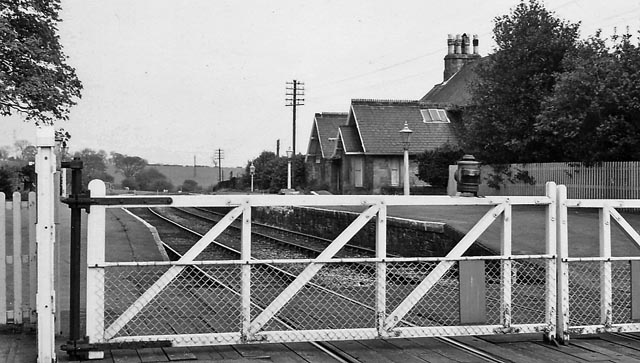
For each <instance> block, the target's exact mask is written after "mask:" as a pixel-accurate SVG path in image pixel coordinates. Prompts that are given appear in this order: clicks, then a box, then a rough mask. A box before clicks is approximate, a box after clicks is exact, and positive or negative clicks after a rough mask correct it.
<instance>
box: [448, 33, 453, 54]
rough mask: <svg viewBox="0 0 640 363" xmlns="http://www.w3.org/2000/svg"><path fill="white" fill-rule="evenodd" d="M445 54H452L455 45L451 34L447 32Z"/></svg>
mask: <svg viewBox="0 0 640 363" xmlns="http://www.w3.org/2000/svg"><path fill="white" fill-rule="evenodd" d="M447 47H448V49H447V54H453V50H454V47H455V40H453V34H449V35H448V37H447Z"/></svg>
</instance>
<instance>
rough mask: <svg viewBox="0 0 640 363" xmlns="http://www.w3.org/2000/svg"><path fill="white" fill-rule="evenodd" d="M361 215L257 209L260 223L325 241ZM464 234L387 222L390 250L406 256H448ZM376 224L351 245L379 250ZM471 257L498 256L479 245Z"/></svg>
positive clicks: (437, 226) (443, 227) (434, 226)
mask: <svg viewBox="0 0 640 363" xmlns="http://www.w3.org/2000/svg"><path fill="white" fill-rule="evenodd" d="M357 216H358V213H353V212H348V211H338V210H328V209H318V208H301V207H279V208H254V210H253V212H252V218H254V219H255V220H256V221H257V222H260V223H265V224H271V225H275V226H282V227H284V228H288V229H292V230H296V231H299V232H303V233H308V234H311V235H315V236H320V237H323V238H329V239H334V238H336V237H337V236H338V235H339V234H340V233H341V232H342V231H343V230H344V229H345V228H346V227H347V226H348V225H349V224H350V223H351V222H352V221H353V220H354V219H355V218H356V217H357ZM461 237H462V236H461V234H460V233H458V232H456V231H454V230H452V229H451V228H448V227H447V226H446V225H444V224H442V223H435V222H424V221H415V220H408V219H401V218H393V217H389V218H388V220H387V251H388V253H389V254H396V255H401V256H406V257H416V256H420V257H431V256H444V255H446V253H447V252H448V251H449V250H450V249H451V248H453V247H454V246H455V244H456V243H457V241H459V239H460V238H461ZM375 241H376V239H375V225H374V221H373V220H372V221H370V222H369V223H367V225H366V226H365V227H364V228H363V229H362V230H360V232H358V233H357V234H356V235H355V236H354V238H353V239H352V241H351V242H350V243H351V244H355V245H359V246H363V247H368V248H371V249H375ZM467 254H468V255H487V254H494V253H491V252H490V251H488V250H486V249H484V248H482V246H475V245H474V247H472V248H471V249H470V251H468V253H467Z"/></svg>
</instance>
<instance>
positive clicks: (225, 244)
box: [134, 209, 505, 362]
mask: <svg viewBox="0 0 640 363" xmlns="http://www.w3.org/2000/svg"><path fill="white" fill-rule="evenodd" d="M134 212H135V213H136V214H138V215H139V216H141V217H142V218H144V219H147V221H148V222H150V223H152V224H154V225H156V226H157V225H158V224H161V223H166V224H170V225H172V226H173V228H179V229H181V230H182V231H188V233H189V234H191V235H193V236H195V237H197V238H200V237H201V236H202V233H200V232H198V231H195V230H194V229H192V228H189V227H186V226H184V225H182V223H179V222H176V221H174V220H172V218H170V217H168V216H164V215H161V214H159V213H157V212H154V211H153V210H151V209H148V213H147V212H141V210H136V211H134ZM182 212H184V211H182ZM200 212H202V211H200ZM150 215H153V216H154V217H150ZM193 215H194V213H191V216H192V217H193ZM173 217H175V215H174V216H173ZM200 217H204V216H202V215H200ZM154 218H156V220H152V219H154ZM178 219H179V218H178ZM203 219H207V218H206V217H204V218H203ZM159 220H162V222H159ZM211 222H212V221H211V219H209V220H208V227H209V228H210V223H211ZM261 228H265V227H264V226H261ZM162 229H163V230H167V231H168V232H169V234H168V235H169V236H171V238H170V239H171V241H172V242H173V243H174V245H173V246H169V245H168V243H166V242H164V243H165V246H166V248H167V250H168V252H169V254H170V255H172V256H173V258H175V259H178V258H179V257H180V256H181V255H182V253H184V252H185V251H186V249H185V248H186V247H188V245H189V244H190V243H192V242H186V243H182V242H178V239H177V238H175V235H174V234H172V233H171V232H170V230H171V228H166V227H163V228H162ZM253 229H254V227H253V226H252V230H253ZM256 229H258V228H256ZM288 232H289V231H286V232H284V233H288ZM160 233H161V235H164V234H165V233H163V232H160ZM174 233H175V232H174ZM279 233H283V232H282V231H281V232H279ZM257 234H259V235H260V238H264V239H266V240H271V239H274V238H275V239H278V240H280V241H279V242H278V243H279V244H282V243H283V241H284V239H282V238H278V237H274V236H273V235H269V236H267V235H266V233H265V232H264V231H260V232H257ZM294 234H297V235H298V236H300V234H298V233H297V232H294ZM304 237H305V238H307V239H312V238H313V236H308V235H305V236H304ZM234 238H236V239H237V236H236V237H232V236H228V235H225V236H220V238H219V241H218V240H217V241H215V242H214V244H213V245H214V246H215V248H210V249H207V250H206V251H204V252H203V253H204V256H202V257H203V259H211V258H218V259H237V258H239V253H240V252H239V251H238V250H237V249H236V248H234V247H233V246H232V245H233V244H234V243H233V242H232V240H233V239H234ZM324 243H325V244H328V241H326V240H325V241H324ZM297 245H298V246H296V247H294V248H295V249H299V250H302V252H298V253H300V255H299V257H298V258H307V256H308V254H310V253H311V254H317V253H318V251H317V250H314V249H312V251H309V248H308V247H307V246H302V245H300V244H297ZM237 246H238V243H237V242H236V243H235V247H237ZM174 247H175V248H174ZM270 248H271V249H273V246H272V243H271V247H270ZM256 250H258V251H264V249H263V248H262V247H258V248H254V249H253V252H255V251H256ZM281 250H282V249H280V251H278V253H277V254H278V256H279V258H283V257H282V251H281ZM354 250H355V251H356V253H359V254H370V253H371V252H372V251H370V250H369V251H363V250H362V249H358V248H355V249H352V250H351V251H354ZM260 254H261V253H260V252H258V256H257V257H258V258H260V259H265V257H264V256H259V255H260ZM287 254H289V253H287ZM287 258H289V257H288V256H287ZM193 267H194V269H195V270H196V274H197V275H198V277H197V281H200V282H201V283H202V281H203V278H206V279H208V280H210V282H209V283H210V284H211V283H213V284H215V285H216V286H219V287H222V288H224V289H226V290H227V291H230V292H232V293H233V294H236V295H239V294H240V292H239V289H238V287H237V286H233V284H228V283H227V282H226V281H224V280H220V279H217V278H216V277H215V276H213V275H212V274H211V273H209V272H208V271H206V269H204V268H202V267H200V266H197V265H196V266H193ZM268 268H269V269H270V270H271V272H270V273H269V276H270V278H269V279H267V280H269V281H266V280H265V281H262V283H266V284H273V276H277V277H278V279H280V280H281V283H284V284H288V283H289V282H290V281H291V280H292V279H294V278H295V276H296V274H295V273H291V272H290V271H287V270H285V269H282V268H280V266H268ZM193 274H194V273H193V272H192V273H191V275H193ZM363 274H365V275H366V274H368V273H363ZM260 283H261V282H260V281H253V280H252V284H256V285H259V284H260ZM307 285H308V286H306V287H305V289H306V290H308V292H310V293H311V296H313V297H312V299H314V300H318V299H320V300H323V301H327V300H330V301H331V300H332V301H340V307H341V310H343V311H344V310H349V311H352V310H354V309H355V310H354V311H360V312H361V311H362V310H366V311H369V312H375V308H374V307H373V306H370V305H367V304H365V303H363V302H361V301H358V299H357V298H354V296H347V295H346V294H344V293H343V292H344V291H339V289H333V288H327V287H326V286H325V285H326V284H322V285H320V284H318V283H314V282H311V283H309V284H307ZM329 286H330V284H329ZM327 296H331V298H327ZM267 302H268V301H267ZM267 302H263V301H260V300H259V299H255V300H254V301H252V308H253V309H256V310H258V311H262V310H263V309H264V308H265V307H266V304H267ZM349 306H352V307H349ZM294 313H295V311H294ZM297 313H301V311H297ZM305 313H307V314H309V312H308V311H307V312H305ZM294 315H295V314H294ZM369 315H370V316H371V317H372V318H373V317H374V315H375V314H369ZM316 318H317V319H320V320H321V321H322V324H323V327H325V328H326V326H327V325H329V326H331V327H332V328H345V326H340V325H341V324H340V322H339V321H338V320H341V319H343V318H344V317H343V316H338V317H332V316H326V315H325V316H322V317H316ZM336 318H337V319H336ZM274 321H275V322H276V323H277V324H278V325H280V326H281V327H284V328H286V329H289V330H295V329H301V328H305V329H312V328H314V327H313V326H308V325H309V321H305V322H303V323H302V325H304V326H301V325H300V323H299V322H297V321H296V319H295V317H294V316H292V315H291V312H288V313H285V314H282V315H280V316H276V317H274ZM372 323H373V321H370V322H366V323H364V324H372ZM403 324H405V326H414V324H412V323H411V322H410V321H403ZM312 325H313V324H312ZM369 326H370V325H369ZM318 328H319V327H318ZM222 330H224V328H223V329H222ZM435 339H437V340H439V341H441V342H443V343H446V344H448V345H452V346H455V347H456V348H457V349H461V350H463V351H466V352H468V353H471V354H473V355H475V356H477V357H479V358H481V359H482V360H484V361H489V362H505V361H504V360H502V359H499V358H497V357H495V356H493V355H491V354H488V353H486V352H484V351H481V350H478V349H476V348H474V347H472V346H469V345H466V344H464V343H461V342H459V341H457V340H455V339H451V338H446V337H442V338H435ZM314 344H318V347H319V348H320V349H322V350H323V351H326V352H327V353H329V354H331V355H332V356H334V357H335V358H336V359H337V360H339V361H342V362H351V361H353V359H352V358H351V357H349V356H344V355H342V354H341V352H340V351H339V350H336V349H334V348H333V346H332V345H331V344H327V343H323V342H317V343H314Z"/></svg>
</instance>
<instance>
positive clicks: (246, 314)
mask: <svg viewBox="0 0 640 363" xmlns="http://www.w3.org/2000/svg"><path fill="white" fill-rule="evenodd" d="M241 243H242V245H241V246H242V247H241V248H240V254H241V256H240V259H241V260H242V261H244V263H243V264H242V267H240V275H241V278H240V290H241V294H240V300H241V301H240V304H241V307H242V308H241V311H242V312H241V314H242V327H241V333H240V335H241V337H242V338H241V339H242V341H243V342H246V341H247V340H249V339H252V337H250V336H249V328H250V327H251V265H250V264H249V261H250V260H251V202H250V200H249V201H248V202H247V204H246V205H245V208H244V210H243V211H242V242H241Z"/></svg>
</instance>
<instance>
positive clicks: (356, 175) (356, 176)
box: [353, 158, 363, 187]
mask: <svg viewBox="0 0 640 363" xmlns="http://www.w3.org/2000/svg"><path fill="white" fill-rule="evenodd" d="M362 179H363V178H362V158H353V183H354V185H355V186H356V187H362Z"/></svg>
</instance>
